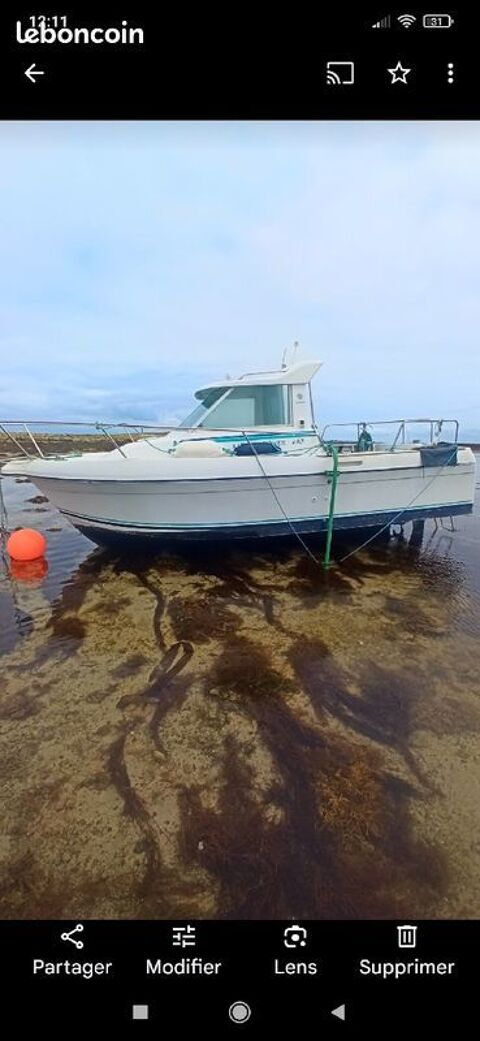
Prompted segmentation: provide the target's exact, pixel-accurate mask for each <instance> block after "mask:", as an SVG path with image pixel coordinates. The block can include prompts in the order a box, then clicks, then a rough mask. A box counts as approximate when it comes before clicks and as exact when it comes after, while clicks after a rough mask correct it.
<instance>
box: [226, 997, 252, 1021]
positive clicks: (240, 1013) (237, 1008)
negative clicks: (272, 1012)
mask: <svg viewBox="0 0 480 1041" xmlns="http://www.w3.org/2000/svg"><path fill="white" fill-rule="evenodd" d="M251 1014H252V1010H251V1008H250V1005H247V1002H246V1001H234V1002H233V1005H230V1008H229V1010H228V1015H229V1016H230V1019H231V1020H232V1023H246V1022H247V1020H248V1019H250V1016H251Z"/></svg>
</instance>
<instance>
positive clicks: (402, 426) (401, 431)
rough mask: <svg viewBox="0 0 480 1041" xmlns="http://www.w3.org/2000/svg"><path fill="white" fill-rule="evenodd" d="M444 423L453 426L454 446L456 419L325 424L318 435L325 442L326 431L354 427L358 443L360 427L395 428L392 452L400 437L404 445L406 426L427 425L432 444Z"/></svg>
mask: <svg viewBox="0 0 480 1041" xmlns="http://www.w3.org/2000/svg"><path fill="white" fill-rule="evenodd" d="M445 423H452V424H453V426H454V428H455V438H454V440H455V444H456V443H457V441H458V432H459V426H460V424H459V421H458V419H435V418H432V417H428V418H427V417H425V416H422V417H418V418H415V419H373V420H362V421H361V422H359V421H358V420H351V421H350V422H346V423H327V424H326V425H325V426H324V428H323V430H322V432H321V434H320V437H321V438H322V440H327V439H326V437H325V434H326V431H327V430H332V429H337V428H344V427H350V428H351V427H356V429H357V437H356V440H357V441H358V439H359V437H360V430H361V428H362V427H382V426H397V427H398V430H397V432H396V434H395V437H394V440H393V442H392V444H391V446H390V451H394V449H395V447H396V445H397V443H398V439H399V437H400V436H401V437H402V444H405V443H406V442H405V437H406V429H407V426H420V425H422V424H427V425H428V426H429V427H430V442H433V438H434V433H436V434H437V436H438V434H440V432H441V430H442V427H443V426H444V424H445ZM435 428H436V431H435Z"/></svg>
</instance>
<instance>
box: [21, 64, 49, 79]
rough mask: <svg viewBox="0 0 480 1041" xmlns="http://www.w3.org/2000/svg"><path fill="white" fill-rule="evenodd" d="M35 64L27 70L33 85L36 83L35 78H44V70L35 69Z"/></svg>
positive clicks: (26, 72) (26, 73)
mask: <svg viewBox="0 0 480 1041" xmlns="http://www.w3.org/2000/svg"><path fill="white" fill-rule="evenodd" d="M35 64H36V63H35V62H32V64H31V66H30V68H29V69H25V75H26V76H28V78H29V80H30V82H31V83H35V76H44V75H45V73H44V71H43V69H35Z"/></svg>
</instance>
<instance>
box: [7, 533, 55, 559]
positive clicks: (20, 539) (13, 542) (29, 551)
mask: <svg viewBox="0 0 480 1041" xmlns="http://www.w3.org/2000/svg"><path fill="white" fill-rule="evenodd" d="M46 548H47V542H46V539H45V537H44V536H43V535H42V533H41V532H40V531H34V529H33V528H19V529H18V531H12V534H11V535H10V536H9V538H8V539H7V553H8V555H9V556H10V557H11V558H12V560H37V558H38V557H43V554H44V553H45V550H46Z"/></svg>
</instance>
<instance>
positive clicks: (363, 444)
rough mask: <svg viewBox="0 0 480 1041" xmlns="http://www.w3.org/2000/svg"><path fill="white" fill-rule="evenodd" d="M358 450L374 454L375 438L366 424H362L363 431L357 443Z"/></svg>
mask: <svg viewBox="0 0 480 1041" xmlns="http://www.w3.org/2000/svg"><path fill="white" fill-rule="evenodd" d="M357 450H358V451H359V452H373V437H372V435H371V434H370V433H369V431H368V430H367V424H366V423H362V429H361V431H360V435H359V438H358V441H357Z"/></svg>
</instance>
